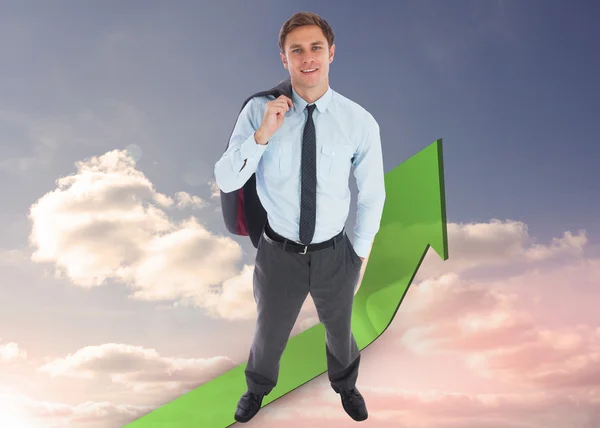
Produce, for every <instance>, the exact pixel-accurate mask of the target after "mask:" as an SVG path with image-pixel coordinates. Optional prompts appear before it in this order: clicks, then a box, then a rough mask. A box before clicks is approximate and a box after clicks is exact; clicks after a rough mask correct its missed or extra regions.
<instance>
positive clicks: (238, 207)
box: [221, 78, 292, 248]
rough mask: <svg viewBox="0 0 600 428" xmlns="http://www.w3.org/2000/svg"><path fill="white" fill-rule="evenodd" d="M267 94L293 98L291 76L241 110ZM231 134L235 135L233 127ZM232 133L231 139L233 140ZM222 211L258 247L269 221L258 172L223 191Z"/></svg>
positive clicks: (233, 230)
mask: <svg viewBox="0 0 600 428" xmlns="http://www.w3.org/2000/svg"><path fill="white" fill-rule="evenodd" d="M267 95H272V96H274V97H275V98H277V97H279V96H281V95H285V96H286V97H289V98H292V84H291V80H290V79H289V78H288V79H286V80H282V81H281V82H279V84H278V85H277V86H275V87H273V88H271V89H269V90H266V91H261V92H257V93H256V94H254V95H252V96H250V97H248V98H247V99H246V101H244V104H242V108H241V109H240V112H241V111H242V110H243V109H244V107H245V106H246V104H248V102H249V101H250V100H251V99H252V98H254V97H261V96H267ZM231 135H233V129H232V130H231ZM231 135H230V136H229V140H231ZM227 148H229V141H228V142H227V147H226V150H227ZM221 211H222V212H223V218H224V220H225V226H226V227H227V230H229V232H230V233H233V234H234V235H240V236H249V237H250V240H251V241H252V244H253V245H254V248H257V247H258V241H259V239H260V235H261V233H262V230H263V226H264V225H265V223H266V221H267V212H266V211H265V209H264V207H263V205H262V203H261V202H260V199H259V198H258V194H257V193H256V174H252V175H251V176H250V178H249V179H248V181H246V183H245V184H244V185H243V186H242V187H241V188H240V189H238V190H234V191H233V192H229V193H225V192H223V191H221Z"/></svg>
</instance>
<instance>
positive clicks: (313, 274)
mask: <svg viewBox="0 0 600 428" xmlns="http://www.w3.org/2000/svg"><path fill="white" fill-rule="evenodd" d="M265 229H266V230H265ZM265 229H263V234H262V235H261V238H260V241H259V243H258V248H257V253H256V262H255V266H254V278H253V282H254V299H255V301H256V305H257V310H258V318H257V321H256V327H255V331H254V338H253V342H252V346H251V348H250V355H249V358H248V364H247V366H246V371H245V374H246V383H247V385H248V390H249V391H251V392H254V393H257V394H263V393H265V394H266V393H269V392H270V391H271V390H272V389H273V388H274V387H275V385H276V384H277V379H278V375H279V362H280V358H281V355H282V354H283V351H284V349H285V347H286V344H287V341H288V339H289V337H290V333H291V330H292V328H293V327H294V324H295V323H296V319H297V318H298V314H299V313H300V309H301V307H302V305H303V303H304V301H305V300H306V297H307V296H308V294H309V293H310V295H311V297H312V299H313V302H314V305H315V308H316V309H317V313H318V316H319V320H320V321H321V322H322V323H323V325H324V327H325V331H326V342H325V345H326V357H327V372H328V376H329V381H330V383H331V386H332V388H333V389H334V390H348V389H352V388H353V387H354V386H355V384H356V379H357V377H358V367H359V364H360V352H359V350H358V346H357V345H356V342H355V340H354V336H353V334H352V328H351V317H352V304H353V301H354V292H355V290H356V286H357V284H358V279H359V276H360V269H361V267H362V263H363V262H362V260H361V259H360V257H359V256H358V255H357V254H356V252H355V251H354V249H353V248H352V244H351V242H350V240H349V238H348V236H347V235H346V233H345V230H344V231H342V234H343V239H342V240H341V241H339V242H337V243H336V244H335V246H331V247H328V248H325V249H319V250H316V251H313V252H307V253H306V254H300V253H297V252H293V251H292V252H290V251H289V250H284V249H282V248H280V247H278V246H277V245H276V244H274V243H273V242H269V239H267V238H265V233H268V236H269V237H271V238H273V237H274V238H276V240H283V239H284V238H283V237H280V236H278V235H277V234H276V233H274V232H272V229H270V227H269V226H268V225H267V226H266V228H265ZM273 235H275V236H273Z"/></svg>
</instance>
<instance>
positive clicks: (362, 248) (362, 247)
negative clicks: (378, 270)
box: [353, 235, 372, 258]
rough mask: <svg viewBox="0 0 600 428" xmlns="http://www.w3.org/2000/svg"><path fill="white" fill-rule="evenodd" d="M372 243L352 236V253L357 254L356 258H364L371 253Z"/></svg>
mask: <svg viewBox="0 0 600 428" xmlns="http://www.w3.org/2000/svg"><path fill="white" fill-rule="evenodd" d="M371 245H372V242H371V241H369V240H366V239H360V238H357V237H356V235H355V236H354V245H353V247H354V251H355V252H356V254H358V257H364V258H366V257H367V256H368V255H369V253H370V252H371Z"/></svg>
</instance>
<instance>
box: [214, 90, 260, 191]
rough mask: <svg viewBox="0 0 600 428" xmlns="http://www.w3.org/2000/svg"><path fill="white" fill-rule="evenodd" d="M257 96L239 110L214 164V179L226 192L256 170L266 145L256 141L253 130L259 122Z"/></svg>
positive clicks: (234, 188)
mask: <svg viewBox="0 0 600 428" xmlns="http://www.w3.org/2000/svg"><path fill="white" fill-rule="evenodd" d="M257 104H258V103H257V101H256V98H252V99H251V100H250V101H248V103H247V104H246V105H245V106H244V108H243V109H242V111H241V112H240V114H239V116H238V118H237V121H236V123H235V127H234V129H233V132H232V134H231V138H230V139H229V146H228V148H227V150H226V151H225V153H223V155H222V156H221V158H220V159H219V160H218V161H217V162H216V164H215V167H214V174H215V181H216V183H217V185H218V186H219V188H220V189H221V190H222V191H223V192H225V193H229V192H233V191H234V190H238V189H240V188H241V187H242V186H243V185H244V184H246V182H247V181H248V179H249V178H250V176H251V175H252V174H254V173H255V172H256V167H257V166H258V162H259V161H260V158H261V157H262V154H263V152H264V151H265V150H266V147H267V145H261V144H258V143H257V142H256V140H255V138H254V133H255V132H256V130H257V129H258V127H259V125H260V123H259V120H258V119H259V118H258V114H257V113H258V110H259V109H258V108H257V107H258V106H257Z"/></svg>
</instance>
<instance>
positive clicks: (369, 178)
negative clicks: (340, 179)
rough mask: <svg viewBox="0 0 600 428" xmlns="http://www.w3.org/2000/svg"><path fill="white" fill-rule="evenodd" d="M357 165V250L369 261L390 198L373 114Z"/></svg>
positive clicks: (366, 128) (356, 161) (366, 120)
mask: <svg viewBox="0 0 600 428" xmlns="http://www.w3.org/2000/svg"><path fill="white" fill-rule="evenodd" d="M353 165H354V177H355V178H356V185H357V187H358V201H357V205H358V208H357V210H358V212H357V216H356V226H355V228H354V243H353V246H354V250H355V251H356V254H358V256H359V257H367V256H368V255H369V252H370V250H371V246H372V244H373V241H374V239H375V235H376V234H377V232H378V231H379V227H380V222H381V215H382V214H383V206H384V203H385V196H386V194H385V181H384V168H383V155H382V149H381V137H380V130H379V125H378V123H377V121H376V120H375V118H374V117H373V116H372V115H371V114H370V113H367V118H366V119H365V132H364V136H363V139H362V142H361V144H360V145H359V150H358V153H357V155H356V157H355V159H354V164H353Z"/></svg>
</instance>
